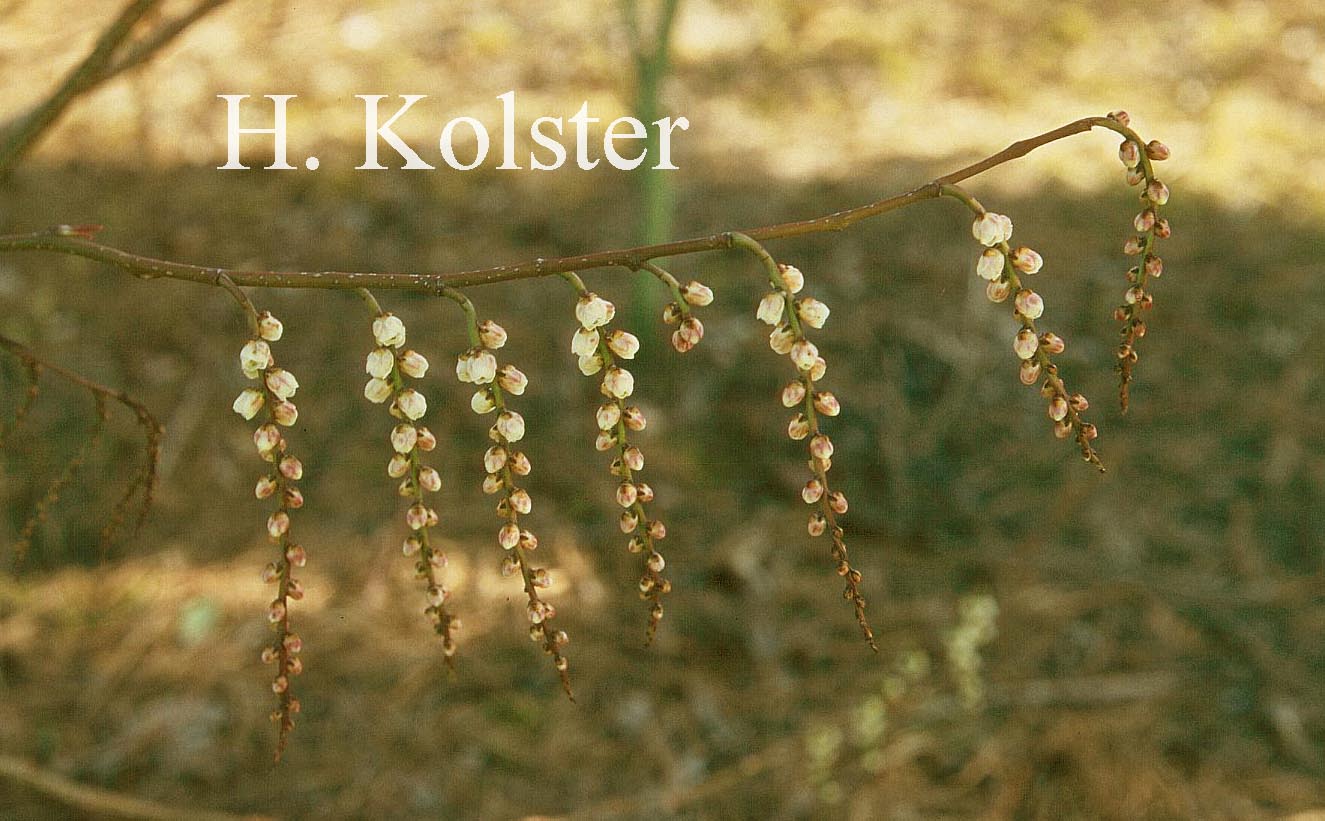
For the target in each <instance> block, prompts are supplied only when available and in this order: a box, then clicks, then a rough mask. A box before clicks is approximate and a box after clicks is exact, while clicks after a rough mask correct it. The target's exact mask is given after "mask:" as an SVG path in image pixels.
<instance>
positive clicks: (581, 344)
mask: <svg viewBox="0 0 1325 821" xmlns="http://www.w3.org/2000/svg"><path fill="white" fill-rule="evenodd" d="M598 342H599V336H598V331H596V330H594V329H593V328H576V329H575V334H574V336H572V337H571V339H570V352H571V353H573V354H575V355H576V356H593V355H594V354H596V353H598Z"/></svg>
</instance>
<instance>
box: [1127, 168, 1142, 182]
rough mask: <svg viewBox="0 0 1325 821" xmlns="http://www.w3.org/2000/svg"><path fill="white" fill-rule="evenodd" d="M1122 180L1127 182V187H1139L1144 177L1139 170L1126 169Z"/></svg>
mask: <svg viewBox="0 0 1325 821" xmlns="http://www.w3.org/2000/svg"><path fill="white" fill-rule="evenodd" d="M1124 178H1125V179H1126V180H1127V184H1128V185H1140V184H1141V183H1142V182H1144V181H1145V178H1146V175H1145V174H1143V173H1142V172H1141V169H1139V168H1129V169H1127V173H1126V174H1125V175H1124Z"/></svg>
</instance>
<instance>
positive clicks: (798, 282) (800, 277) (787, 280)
mask: <svg viewBox="0 0 1325 821" xmlns="http://www.w3.org/2000/svg"><path fill="white" fill-rule="evenodd" d="M778 273H779V274H781V275H782V284H783V285H784V286H785V287H786V289H787V290H788V291H791V292H792V293H793V294H799V293H800V291H801V288H804V287H805V275H804V274H802V273H801V272H800V269H799V268H797V267H796V266H794V265H784V264H782V263H778Z"/></svg>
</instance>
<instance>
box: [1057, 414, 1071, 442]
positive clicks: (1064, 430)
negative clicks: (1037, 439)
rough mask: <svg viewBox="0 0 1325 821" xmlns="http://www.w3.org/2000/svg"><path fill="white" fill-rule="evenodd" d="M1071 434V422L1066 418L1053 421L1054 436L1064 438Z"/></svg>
mask: <svg viewBox="0 0 1325 821" xmlns="http://www.w3.org/2000/svg"><path fill="white" fill-rule="evenodd" d="M1071 435H1072V423H1071V422H1069V421H1067V420H1066V419H1064V420H1061V421H1058V422H1055V423H1054V437H1055V438H1057V439H1066V438H1067V437H1069V436H1071Z"/></svg>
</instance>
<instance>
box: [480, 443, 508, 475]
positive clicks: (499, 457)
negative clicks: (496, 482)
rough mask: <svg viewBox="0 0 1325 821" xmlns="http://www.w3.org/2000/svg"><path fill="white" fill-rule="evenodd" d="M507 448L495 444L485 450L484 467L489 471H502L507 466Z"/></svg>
mask: <svg viewBox="0 0 1325 821" xmlns="http://www.w3.org/2000/svg"><path fill="white" fill-rule="evenodd" d="M506 456H507V454H506V448H504V447H502V446H501V445H493V446H492V447H490V448H488V449H487V450H486V451H484V452H483V469H484V470H486V471H487V472H488V473H500V472H501V469H502V468H504V467H506Z"/></svg>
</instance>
